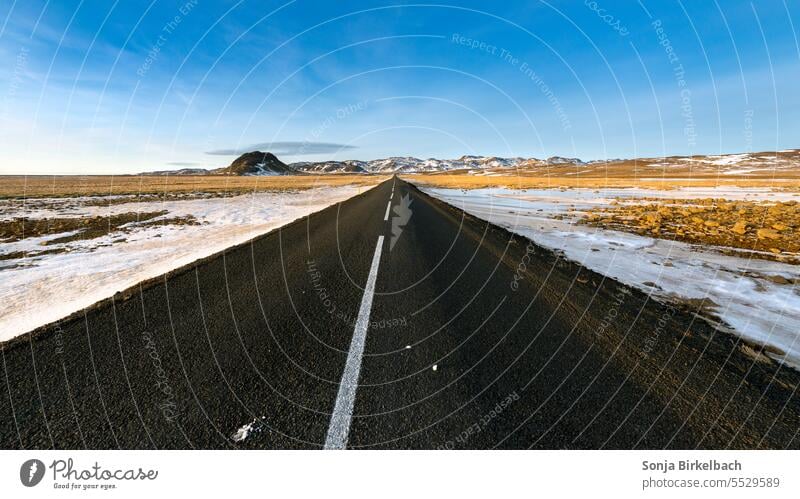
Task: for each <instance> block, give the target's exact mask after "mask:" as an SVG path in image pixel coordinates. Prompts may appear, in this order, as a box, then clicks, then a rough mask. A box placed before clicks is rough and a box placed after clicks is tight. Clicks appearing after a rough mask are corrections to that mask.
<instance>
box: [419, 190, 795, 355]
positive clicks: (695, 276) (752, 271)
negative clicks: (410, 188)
mask: <svg viewBox="0 0 800 499" xmlns="http://www.w3.org/2000/svg"><path fill="white" fill-rule="evenodd" d="M422 189H423V190H424V191H425V192H427V193H428V194H431V195H433V196H436V197H438V198H439V199H442V200H443V201H445V202H447V203H450V204H452V205H453V206H456V207H459V208H461V209H463V210H464V211H466V212H468V213H470V214H472V215H474V216H477V217H479V218H482V219H484V220H488V221H490V222H492V223H495V224H497V225H500V226H502V227H505V228H507V229H509V230H511V231H513V232H515V233H518V234H520V235H523V236H525V237H528V238H530V239H532V240H533V241H535V242H536V243H538V244H540V245H542V246H545V247H547V248H550V249H555V250H560V251H562V252H563V253H564V254H565V255H566V257H567V258H569V259H571V260H574V261H576V262H579V263H581V264H582V265H584V266H586V267H588V268H590V269H592V270H594V271H595V272H599V273H601V274H604V275H606V276H609V277H612V278H614V279H617V280H619V281H621V282H623V283H625V284H628V285H630V286H634V287H637V288H639V289H641V290H643V291H644V292H646V293H649V294H650V295H651V296H652V297H653V298H655V299H658V300H661V301H669V300H674V299H680V300H685V299H702V298H707V299H709V300H711V301H713V302H714V303H715V304H716V305H717V306H716V309H715V310H714V312H715V314H716V315H717V316H718V317H719V318H720V319H722V321H723V322H724V323H725V324H727V326H728V328H729V330H730V331H731V332H733V333H735V334H739V335H741V336H742V337H744V338H746V339H748V340H751V341H753V342H756V343H759V344H767V345H771V346H774V347H777V348H778V349H780V350H781V351H783V352H786V355H785V356H776V355H773V357H774V358H777V359H778V360H782V361H784V362H786V364H788V365H791V366H793V367H795V368H800V338H798V337H800V289H798V287H797V286H796V285H793V284H791V281H794V282H800V266H796V265H789V264H785V263H778V262H773V261H768V260H760V259H756V258H741V257H735V256H725V255H722V254H720V253H719V252H717V251H715V250H714V248H701V247H698V246H697V245H690V244H687V243H683V242H679V241H670V240H664V239H654V238H650V237H646V236H639V235H636V234H629V233H624V232H618V231H612V230H605V229H600V228H595V227H590V226H586V225H579V224H576V223H575V222H576V220H577V219H578V218H579V215H580V214H581V213H582V212H581V210H587V209H590V208H597V207H598V206H605V205H608V204H609V203H610V202H611V201H612V200H613V199H615V198H623V199H624V198H641V197H664V198H686V199H693V198H707V197H713V198H727V199H748V200H754V201H755V200H779V199H780V200H787V199H797V197H796V196H797V194H796V193H790V192H772V191H770V190H769V189H755V188H753V189H747V188H697V189H676V190H669V191H655V190H645V189H600V190H596V189H594V190H593V189H567V190H560V189H540V190H511V189H504V188H492V189H475V190H459V189H438V188H427V187H423V188H422ZM623 202H624V201H623ZM570 208H574V209H575V210H576V211H572V212H571V211H569V210H570ZM554 215H559V216H562V217H564V218H563V219H556V218H553V216H554Z"/></svg>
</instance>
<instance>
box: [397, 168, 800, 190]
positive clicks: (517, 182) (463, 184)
mask: <svg viewBox="0 0 800 499" xmlns="http://www.w3.org/2000/svg"><path fill="white" fill-rule="evenodd" d="M490 171H491V172H494V173H501V172H502V175H497V176H490V175H468V174H466V173H465V172H463V171H456V172H445V173H422V174H414V175H403V176H402V177H403V178H404V179H405V180H408V181H410V182H413V183H417V184H422V185H427V186H431V187H442V188H450V189H481V188H486V187H508V188H511V189H549V188H579V187H580V188H588V189H600V188H620V187H639V188H643V189H661V190H664V189H675V188H679V187H715V186H725V187H770V188H774V189H782V190H784V189H786V190H791V189H797V190H800V171H781V172H780V175H776V174H773V173H772V172H767V171H764V172H758V173H755V174H751V175H722V174H716V173H710V172H702V173H699V172H697V171H690V170H689V169H685V168H675V169H670V171H669V172H668V174H665V173H664V172H663V171H662V170H655V169H648V170H646V171H638V170H636V169H632V168H631V167H630V165H628V166H627V167H622V166H618V165H615V166H614V167H613V168H611V167H609V168H600V167H593V168H586V167H580V168H575V167H574V166H573V167H567V166H558V167H544V168H540V169H535V170H532V169H518V170H514V169H505V170H490Z"/></svg>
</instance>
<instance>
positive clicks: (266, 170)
mask: <svg viewBox="0 0 800 499" xmlns="http://www.w3.org/2000/svg"><path fill="white" fill-rule="evenodd" d="M214 173H215V174H216V175H286V174H289V173H296V172H295V170H294V169H292V168H289V167H288V166H287V165H286V163H284V162H283V161H281V160H279V159H278V158H276V157H275V155H274V154H272V153H271V152H261V151H253V152H248V153H244V154H242V155H241V156H239V157H238V158H236V159H235V160H233V163H231V164H230V166H228V167H225V168H220V169H219V170H215V171H214Z"/></svg>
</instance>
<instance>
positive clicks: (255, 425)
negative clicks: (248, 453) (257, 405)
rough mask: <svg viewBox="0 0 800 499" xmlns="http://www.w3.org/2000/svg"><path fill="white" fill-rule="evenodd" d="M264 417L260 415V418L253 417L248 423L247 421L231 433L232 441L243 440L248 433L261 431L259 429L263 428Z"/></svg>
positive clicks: (248, 435)
mask: <svg viewBox="0 0 800 499" xmlns="http://www.w3.org/2000/svg"><path fill="white" fill-rule="evenodd" d="M265 419H266V417H265V416H262V417H260V418H256V419H254V420H253V421H251V422H250V423H247V424H246V425H244V426H242V427H241V428H239V429H238V430H236V433H234V434H233V435H231V439H233V441H234V442H244V441H245V440H247V439H248V438H249V437H250V435H253V434H255V433H259V432H261V430H262V429H263V428H264V420H265Z"/></svg>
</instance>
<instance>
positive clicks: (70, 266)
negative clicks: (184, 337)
mask: <svg viewBox="0 0 800 499" xmlns="http://www.w3.org/2000/svg"><path fill="white" fill-rule="evenodd" d="M359 190H360V189H359V188H358V187H356V186H344V187H322V188H316V189H309V190H305V191H299V192H294V193H268V192H263V193H254V194H248V195H240V196H235V197H227V198H224V197H217V198H202V199H189V200H175V201H166V202H159V201H152V202H131V203H121V204H114V205H111V206H80V203H76V202H75V200H74V199H72V200H62V201H60V202H61V203H63V206H64V207H63V208H62V209H59V208H58V202H56V200H52V201H53V203H50V202H49V201H51V200H48V204H47V207H46V208H35V209H33V210H30V211H25V210H19V207H17V210H16V214H17V216H26V217H52V216H60V217H64V216H73V217H83V216H96V215H100V216H109V215H111V214H114V213H128V212H152V211H160V210H167V211H168V213H167V214H166V215H163V216H162V217H159V218H156V219H153V220H159V219H166V218H172V217H176V216H185V215H193V216H194V217H195V218H196V219H197V221H198V222H201V223H202V225H156V226H150V227H142V228H139V229H135V230H133V231H131V232H129V233H120V232H117V233H111V234H109V235H107V236H103V237H99V238H95V239H90V240H82V241H73V242H71V243H66V244H62V245H51V246H47V247H46V248H42V247H40V246H39V245H40V243H41V242H43V241H45V240H47V239H52V238H55V237H61V236H63V235H64V233H61V234H57V235H51V236H46V237H37V238H28V239H24V240H22V241H17V242H14V243H0V253H5V254H7V253H10V252H14V251H34V250H41V249H57V248H66V249H67V250H68V252H66V253H59V254H48V255H41V256H33V257H28V258H21V259H12V260H0V341H5V340H9V339H11V338H13V337H15V336H18V335H20V334H23V333H26V332H28V331H31V330H32V329H35V328H37V327H39V326H42V325H45V324H48V323H50V322H53V321H55V320H58V319H61V318H63V317H65V316H67V315H69V314H71V313H73V312H76V311H79V310H82V309H83V308H85V307H88V306H90V305H92V304H94V303H96V302H98V301H100V300H103V299H105V298H108V297H110V296H113V295H114V293H116V292H118V291H122V290H124V289H127V288H129V287H131V286H134V285H135V284H137V283H139V282H141V281H143V280H146V279H150V278H153V277H157V276H159V275H161V274H164V273H166V272H168V271H170V270H173V269H176V268H178V267H181V266H183V265H186V264H189V263H191V262H193V261H195V260H198V259H200V258H204V257H206V256H209V255H212V254H214V253H217V252H219V251H222V250H223V249H225V248H228V247H230V246H233V245H236V244H240V243H243V242H246V241H248V240H250V239H252V238H254V237H256V236H258V235H261V234H264V233H266V232H269V231H270V230H272V229H275V228H277V227H280V226H282V225H285V224H287V223H289V222H291V221H293V220H296V219H298V218H301V217H303V216H305V215H308V214H310V213H313V212H315V211H319V210H321V209H323V208H325V207H327V206H330V205H333V204H336V203H338V202H340V201H344V200H345V199H347V198H349V197H352V196H353V195H355V194H357V193H358V192H359ZM361 190H363V188H362V189H361ZM32 201H33V200H28V203H29V204H31V205H35V204H36V203H33V202H32ZM12 202H13V201H0V213H4V212H6V211H7V210H4V209H3V206H2V204H6V203H12Z"/></svg>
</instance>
